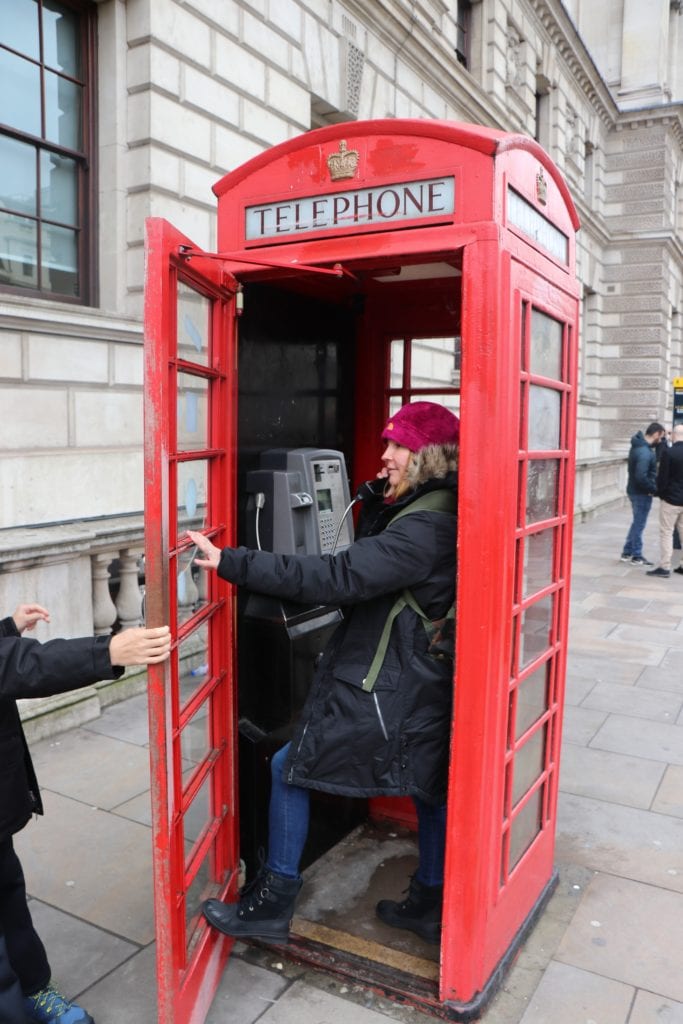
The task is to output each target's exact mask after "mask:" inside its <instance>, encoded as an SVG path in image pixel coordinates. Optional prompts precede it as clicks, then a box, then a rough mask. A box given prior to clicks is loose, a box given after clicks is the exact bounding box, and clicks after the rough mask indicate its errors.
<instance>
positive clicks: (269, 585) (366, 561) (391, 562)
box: [218, 512, 455, 604]
mask: <svg viewBox="0 0 683 1024" xmlns="http://www.w3.org/2000/svg"><path fill="white" fill-rule="evenodd" d="M453 522H454V523H455V517H454V518H453ZM453 535H454V543H455V527H454V534H453ZM435 548H436V542H435V526H434V514H433V513H430V512H415V513H414V514H413V515H410V516H406V517H405V518H404V519H401V521H400V522H397V523H396V524H395V525H392V526H391V527H390V528H387V529H386V530H383V531H382V533H380V534H377V535H376V536H372V537H363V538H361V539H360V540H358V541H356V542H355V543H353V544H352V545H351V546H350V547H348V548H347V549H346V550H345V551H341V552H339V554H337V555H278V554H273V553H272V552H270V551H253V550H251V549H249V548H244V547H240V548H224V549H223V551H222V552H221V560H220V564H219V566H218V575H219V576H222V577H223V579H226V580H229V581H230V582H231V583H237V584H239V585H241V586H244V587H247V588H248V589H249V590H253V591H257V592H259V593H261V594H269V595H271V596H273V597H282V598H286V599H289V600H292V601H299V602H302V603H309V602H319V603H322V604H325V603H330V604H355V603H356V602H358V601H368V600H370V599H371V598H373V597H379V596H380V595H382V594H391V593H395V592H397V591H401V590H403V589H404V588H405V587H413V586H417V585H418V584H420V583H423V582H425V581H427V580H428V579H429V577H430V574H431V572H432V568H433V561H434V554H435Z"/></svg>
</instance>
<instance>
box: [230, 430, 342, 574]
mask: <svg viewBox="0 0 683 1024" xmlns="http://www.w3.org/2000/svg"><path fill="white" fill-rule="evenodd" d="M247 492H248V494H249V497H248V499H247V530H248V534H247V544H248V546H249V547H258V548H262V549H264V550H266V551H275V552H277V553H278V554H309V555H328V554H334V553H335V552H336V551H340V550H343V549H344V548H347V547H348V546H349V544H351V542H352V540H353V535H352V527H351V520H350V517H349V516H348V512H349V509H350V507H351V504H352V502H351V499H350V496H349V485H348V480H347V477H346V464H345V462H344V456H343V454H342V453H341V452H338V451H332V450H330V449H322V448H292V449H286V448H273V449H270V450H269V451H265V452H262V454H261V459H260V468H259V469H257V470H252V471H251V472H250V473H247Z"/></svg>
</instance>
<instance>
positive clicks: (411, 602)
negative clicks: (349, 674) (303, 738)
mask: <svg viewBox="0 0 683 1024" xmlns="http://www.w3.org/2000/svg"><path fill="white" fill-rule="evenodd" d="M455 510H456V498H455V495H454V494H453V492H452V491H444V490H438V491H429V492H428V493H427V494H423V495H422V497H421V498H416V500H415V501H413V502H411V503H410V505H408V506H407V507H406V508H404V509H402V510H401V511H400V512H398V513H397V514H396V515H395V516H394V518H393V519H392V520H391V522H390V523H389V524H388V526H387V529H389V528H390V527H391V526H392V525H393V524H394V523H395V522H396V521H397V520H398V519H401V518H402V517H403V516H407V515H409V514H410V513H411V512H442V513H450V514H455ZM406 607H408V608H412V610H413V611H414V612H415V614H416V615H417V616H418V617H419V618H420V619H421V621H422V625H423V626H424V628H425V632H426V633H427V637H428V638H429V639H430V641H431V639H432V637H433V636H434V633H435V629H434V625H433V623H432V620H431V619H429V618H427V616H426V615H425V613H424V612H423V611H422V608H421V607H420V605H419V604H418V603H417V601H416V600H415V597H414V596H413V594H412V591H410V590H408V589H407V588H406V589H405V590H404V591H403V593H402V594H400V595H399V596H398V597H397V598H396V600H395V601H394V603H393V605H392V606H391V608H390V609H389V614H388V615H387V617H386V621H385V623H384V627H383V629H382V634H381V636H380V638H379V643H378V644H377V650H376V651H375V655H374V657H373V659H372V661H371V662H370V668H369V669H368V674H367V675H366V677H365V679H364V680H363V689H364V690H365V691H366V693H370V692H371V691H372V689H373V687H374V685H375V683H376V681H377V676H378V675H379V673H380V670H381V668H382V665H383V664H384V659H385V657H386V653H387V648H388V647H389V637H390V636H391V630H392V627H393V625H394V619H395V618H396V616H397V615H399V614H400V613H401V612H402V611H403V609H404V608H406ZM454 617H455V605H451V607H450V608H449V609H448V611H447V612H446V615H445V619H452V618H454ZM438 621H439V622H440V623H441V622H443V620H438Z"/></svg>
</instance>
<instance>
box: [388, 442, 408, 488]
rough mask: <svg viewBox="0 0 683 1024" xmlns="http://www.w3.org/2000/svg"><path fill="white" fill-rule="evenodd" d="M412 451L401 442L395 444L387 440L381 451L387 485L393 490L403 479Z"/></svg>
mask: <svg viewBox="0 0 683 1024" xmlns="http://www.w3.org/2000/svg"><path fill="white" fill-rule="evenodd" d="M411 455H412V452H411V450H410V448H405V447H404V446H403V445H402V444H395V443H394V442H393V441H387V446H386V448H385V449H384V452H383V453H382V465H383V466H384V468H385V470H386V475H387V480H388V482H389V486H390V487H391V488H393V489H394V490H395V489H396V488H397V487H398V485H399V484H400V483H401V482H402V481H403V478H404V476H405V475H406V470H407V469H408V463H409V462H410V456H411Z"/></svg>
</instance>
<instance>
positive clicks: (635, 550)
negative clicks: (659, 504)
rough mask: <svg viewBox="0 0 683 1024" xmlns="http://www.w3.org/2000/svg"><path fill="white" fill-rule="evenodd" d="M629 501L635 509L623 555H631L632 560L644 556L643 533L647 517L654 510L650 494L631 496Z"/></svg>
mask: <svg viewBox="0 0 683 1024" xmlns="http://www.w3.org/2000/svg"><path fill="white" fill-rule="evenodd" d="M628 500H629V501H630V502H631V508H632V509H633V522H632V523H631V528H630V530H629V531H628V533H627V534H626V540H625V541H624V549H623V551H622V552H621V553H622V555H631V557H632V558H642V556H643V532H644V530H645V524H646V523H647V517H648V516H649V514H650V509H651V508H652V496H651V495H649V494H629V496H628Z"/></svg>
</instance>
